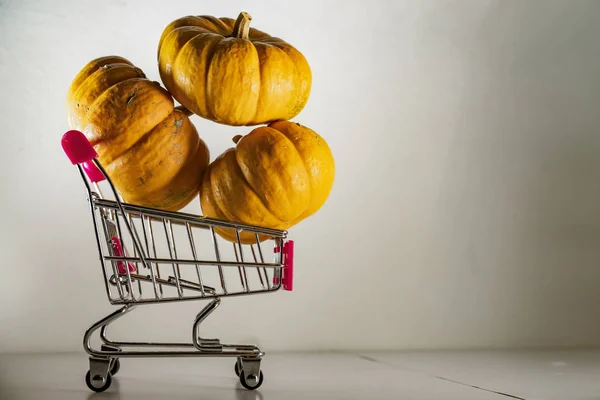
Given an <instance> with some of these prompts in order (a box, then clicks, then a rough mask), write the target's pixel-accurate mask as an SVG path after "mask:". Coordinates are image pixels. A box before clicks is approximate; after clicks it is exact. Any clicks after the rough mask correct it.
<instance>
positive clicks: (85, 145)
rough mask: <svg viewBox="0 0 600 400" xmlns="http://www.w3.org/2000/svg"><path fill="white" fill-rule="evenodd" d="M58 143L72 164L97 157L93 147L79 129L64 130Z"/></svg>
mask: <svg viewBox="0 0 600 400" xmlns="http://www.w3.org/2000/svg"><path fill="white" fill-rule="evenodd" d="M60 144H61V145H62V148H63V150H64V152H65V154H66V155H67V157H69V160H71V163H73V164H81V163H84V162H86V161H91V160H92V159H94V158H96V157H98V154H97V153H96V150H94V147H92V145H91V144H90V142H89V141H88V140H87V138H86V137H85V135H84V134H83V133H81V132H79V131H76V130H72V131H68V132H66V133H65V134H64V135H63V137H62V139H61V141H60Z"/></svg>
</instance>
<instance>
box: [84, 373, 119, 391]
mask: <svg viewBox="0 0 600 400" xmlns="http://www.w3.org/2000/svg"><path fill="white" fill-rule="evenodd" d="M94 378H95V379H94V380H93V381H92V378H91V376H90V371H89V370H88V372H87V374H85V383H86V384H87V387H89V388H90V390H93V391H94V392H104V391H105V390H106V389H108V388H109V387H110V384H111V383H112V379H111V377H110V374H108V375H106V379H102V377H101V376H99V375H96V376H94Z"/></svg>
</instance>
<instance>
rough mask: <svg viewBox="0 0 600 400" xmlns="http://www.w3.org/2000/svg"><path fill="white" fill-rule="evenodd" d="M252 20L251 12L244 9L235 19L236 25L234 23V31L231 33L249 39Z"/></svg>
mask: <svg viewBox="0 0 600 400" xmlns="http://www.w3.org/2000/svg"><path fill="white" fill-rule="evenodd" d="M250 21H252V17H251V16H250V14H248V13H247V12H244V11H242V12H241V13H240V15H238V17H237V19H236V20H235V25H233V32H232V34H231V35H232V36H233V37H236V38H240V39H246V40H248V36H249V34H250Z"/></svg>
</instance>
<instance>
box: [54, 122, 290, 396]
mask: <svg viewBox="0 0 600 400" xmlns="http://www.w3.org/2000/svg"><path fill="white" fill-rule="evenodd" d="M61 144H62V147H63V150H64V151H65V153H66V154H67V156H68V157H69V159H70V161H71V162H72V164H74V165H76V166H77V169H78V170H79V173H80V175H81V178H82V180H83V181H84V183H85V186H86V190H87V197H88V202H89V206H90V211H91V215H92V221H93V224H94V227H95V229H94V233H95V236H96V244H97V247H98V251H99V257H100V261H101V264H102V266H103V268H102V271H103V277H104V283H105V289H106V293H107V296H108V299H109V302H110V303H111V304H113V305H121V307H120V308H119V309H118V310H116V311H114V312H112V313H110V314H109V315H107V316H106V317H104V318H102V319H100V320H99V321H97V322H96V323H94V324H93V325H92V326H91V327H90V328H88V329H87V330H86V332H85V334H84V337H83V347H84V349H85V351H86V352H87V353H88V354H89V355H90V357H89V363H90V369H89V371H88V372H87V374H86V379H85V380H86V384H87V385H88V387H89V388H90V389H91V390H93V391H95V392H102V391H105V390H106V389H108V387H109V386H110V385H111V381H112V376H114V375H115V374H116V373H117V372H118V371H119V369H120V359H121V358H142V357H235V358H236V359H237V360H236V362H235V369H234V370H235V373H236V375H238V377H239V379H240V383H241V384H242V386H244V387H245V388H246V389H250V390H253V389H256V388H258V387H259V386H261V384H262V382H263V377H264V375H263V372H262V371H261V368H260V365H261V360H262V358H263V356H264V354H265V353H264V352H263V351H261V350H260V349H259V348H258V347H257V346H255V345H241V344H223V343H221V341H220V340H219V339H214V338H204V337H202V336H201V335H200V333H199V329H200V325H201V323H202V322H203V321H205V320H206V318H207V317H208V316H209V315H210V314H211V313H212V312H213V311H214V310H215V309H216V308H217V307H218V306H219V305H220V304H221V298H222V297H228V296H244V295H251V294H264V293H270V292H275V291H278V290H280V289H284V290H288V291H289V290H292V289H293V250H294V247H293V245H294V242H293V241H291V240H287V232H286V231H283V230H276V229H270V228H264V227H260V226H254V225H247V224H238V223H233V222H229V221H223V220H218V219H212V218H207V217H204V216H198V215H193V214H187V213H181V212H171V211H164V210H160V209H155V208H149V207H141V206H137V205H133V204H128V203H125V202H123V201H122V200H121V198H120V196H119V193H118V191H117V190H116V188H115V186H114V184H113V182H112V181H111V179H110V176H109V175H108V173H107V172H106V171H105V169H104V167H103V166H102V164H101V163H100V162H99V161H98V159H97V158H98V155H97V154H96V152H95V150H94V148H93V147H92V145H91V144H90V143H89V142H88V141H87V139H86V137H85V135H84V134H83V133H81V132H80V131H77V130H71V131H68V132H66V133H65V134H64V135H63V138H62V140H61ZM104 180H106V182H107V183H108V186H109V187H110V191H111V192H112V195H113V196H114V199H115V200H107V199H104V198H103V196H102V192H101V191H100V188H99V186H98V182H102V181H104ZM134 219H136V220H137V221H141V227H142V229H141V230H142V231H143V236H142V235H140V234H139V232H138V229H139V228H136V224H135V222H134ZM157 221H158V222H159V223H160V222H162V225H164V228H165V235H166V236H165V237H166V241H167V242H168V248H169V255H170V257H165V258H160V257H158V256H157V255H156V248H154V254H153V256H152V254H151V253H152V251H151V249H152V247H153V246H155V237H154V233H153V230H152V224H153V223H155V222H157ZM174 224H178V225H182V226H185V228H186V232H187V235H188V238H189V240H190V244H191V249H192V253H193V258H192V259H181V258H178V257H177V251H176V245H175V243H176V239H175V236H174V234H173V226H174ZM123 226H124V228H125V229H123V228H122V227H123ZM138 226H139V225H138ZM147 227H148V229H147ZM192 228H201V229H207V230H209V231H210V234H211V237H212V241H213V246H214V249H215V255H216V258H215V259H213V260H201V259H199V258H198V257H197V254H196V245H195V243H194V233H193V229H192ZM218 229H232V230H234V231H235V232H236V236H237V243H233V249H234V252H235V260H234V261H225V260H223V259H221V257H220V250H219V245H218V241H217V234H216V230H218ZM148 231H149V232H150V233H149V234H148ZM241 232H251V233H254V235H255V237H256V245H257V249H258V251H255V250H254V247H251V249H252V255H253V258H254V262H249V261H245V260H244V255H243V254H244V252H243V246H242V241H241V240H240V233H241ZM127 235H128V237H129V238H130V239H131V243H132V245H133V251H134V255H133V256H129V255H128V254H127V253H126V250H124V246H125V243H124V239H125V237H126V236H127ZM259 235H260V236H263V237H264V236H265V235H266V236H268V237H269V239H273V240H274V242H275V246H274V255H275V261H274V262H273V263H267V262H265V261H264V258H263V251H262V250H261V245H260V243H261V240H260V239H259ZM150 236H151V240H150V242H151V244H152V245H150V244H149V239H148V237H150ZM142 237H143V240H142ZM101 238H104V239H105V240H104V242H106V243H103V240H102V239H101ZM251 246H254V245H251ZM257 254H258V256H257ZM238 255H239V257H238ZM163 264H171V265H172V266H173V276H169V277H168V279H164V278H163V277H161V274H160V269H159V265H163ZM186 265H194V266H195V267H196V271H197V274H198V275H197V276H198V282H194V281H188V280H184V279H183V278H182V277H181V270H180V266H184V267H185V266H186ZM206 266H213V267H215V266H216V267H218V271H219V276H220V284H221V286H220V289H219V288H217V285H215V286H214V287H211V286H208V285H205V284H204V283H203V280H202V273H201V269H202V267H206ZM142 268H143V269H145V270H147V271H149V272H150V275H147V274H146V275H144V274H141V273H140V270H141V269H142ZM225 268H236V269H237V270H238V271H239V279H240V282H241V285H242V288H243V290H238V291H231V290H228V289H227V285H226V280H225V278H224V273H223V270H224V269H225ZM253 269H256V272H258V276H259V278H260V283H261V284H262V288H259V289H251V288H250V285H249V281H248V275H249V271H253ZM268 270H270V271H272V272H271V276H269V272H268ZM111 272H112V275H110V273H111ZM271 281H272V283H271ZM143 285H144V287H148V286H149V287H151V288H153V290H152V291H150V294H147V293H146V294H144V292H143V290H142V286H143ZM114 288H116V289H117V292H118V293H117V294H115V293H114V291H113V290H112V289H114ZM163 288H171V289H173V290H176V294H175V295H172V296H165V295H164V292H163ZM158 289H160V290H158ZM146 291H147V292H148V289H146ZM194 300H210V301H209V302H208V304H207V305H206V306H205V307H204V308H202V310H200V312H199V313H198V314H197V315H196V317H195V319H194V323H193V326H192V341H191V342H189V343H172V342H132V341H116V340H111V339H109V338H108V336H107V331H108V327H109V325H110V324H111V323H113V322H114V321H116V320H117V319H119V318H121V317H123V316H124V315H126V314H128V313H129V312H131V311H133V310H134V309H135V308H136V307H137V306H139V305H146V304H158V303H165V302H179V301H194ZM98 331H99V338H100V340H101V341H102V345H101V347H100V349H95V348H93V347H92V345H91V339H92V337H93V335H94V334H95V333H96V332H98ZM130 349H131V350H130Z"/></svg>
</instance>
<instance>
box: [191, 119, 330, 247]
mask: <svg viewBox="0 0 600 400" xmlns="http://www.w3.org/2000/svg"><path fill="white" fill-rule="evenodd" d="M234 142H236V147H234V148H231V149H229V150H227V151H225V152H224V153H223V154H221V155H220V156H219V157H217V159H215V160H214V161H213V162H212V163H211V164H210V165H209V166H208V169H207V170H206V173H205V174H204V178H203V180H202V187H201V189H200V203H201V206H202V212H203V214H204V215H206V216H207V217H211V218H217V219H222V220H228V221H233V222H239V223H244V224H251V225H259V226H263V227H267V228H274V229H288V228H290V227H291V226H293V225H295V224H297V223H298V222H300V221H302V220H303V219H305V218H307V217H309V216H311V215H312V214H314V213H315V212H317V211H318V210H319V209H320V208H321V206H322V205H323V204H324V203H325V201H326V200H327V197H328V196H329V193H330V192H331V189H332V186H333V181H334V175H335V163H334V160H333V155H332V153H331V150H330V148H329V145H328V144H327V142H325V140H324V139H323V138H322V137H321V136H320V135H319V134H317V133H316V132H314V131H312V130H311V129H309V128H307V127H305V126H302V125H300V124H297V123H292V122H289V121H278V122H273V123H271V124H269V125H268V126H261V127H258V128H255V129H254V130H253V131H252V132H250V133H249V134H248V135H246V136H244V137H241V136H236V137H235V138H234ZM216 231H217V232H218V233H219V235H221V236H222V237H223V238H225V239H226V240H229V241H236V240H237V238H236V233H235V231H234V230H233V229H216ZM240 238H241V241H242V243H246V244H247V243H252V242H255V241H256V238H255V235H254V234H252V233H250V232H244V231H242V232H241V235H240ZM260 239H266V238H263V237H261V238H260Z"/></svg>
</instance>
